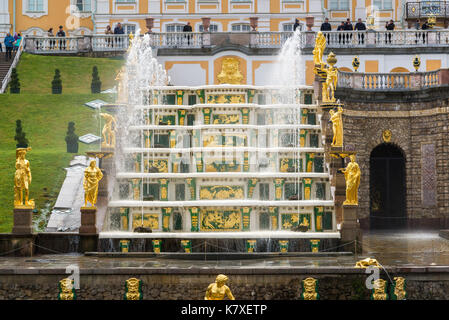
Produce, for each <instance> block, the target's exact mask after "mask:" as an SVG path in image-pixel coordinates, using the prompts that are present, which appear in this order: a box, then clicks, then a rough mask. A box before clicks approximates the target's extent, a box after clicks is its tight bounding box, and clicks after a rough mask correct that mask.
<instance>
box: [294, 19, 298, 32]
mask: <svg viewBox="0 0 449 320" xmlns="http://www.w3.org/2000/svg"><path fill="white" fill-rule="evenodd" d="M298 27H299V20H298V19H295V24H294V25H293V32H295V31H296V28H298Z"/></svg>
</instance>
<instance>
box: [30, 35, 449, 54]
mask: <svg viewBox="0 0 449 320" xmlns="http://www.w3.org/2000/svg"><path fill="white" fill-rule="evenodd" d="M323 33H324V35H325V37H326V39H327V47H328V48H330V49H337V48H411V47H449V30H413V31H409V30H399V31H373V30H367V31H330V32H323ZM149 35H150V43H151V46H153V47H154V48H173V49H184V48H207V47H214V46H223V45H240V46H246V47H250V48H271V49H279V48H281V47H282V45H283V44H284V43H285V41H287V39H288V38H290V37H291V36H292V35H293V33H292V32H212V33H209V32H204V33H202V32H189V33H185V32H161V33H150V34H149ZM315 37H316V32H313V31H304V32H302V33H301V40H300V46H301V48H302V49H312V48H313V47H314V45H315ZM128 47H129V37H128V35H89V36H87V35H86V36H77V37H64V38H60V37H51V38H49V37H37V36H27V37H26V38H25V51H27V52H30V53H35V54H51V53H55V54H59V53H69V54H70V53H80V52H108V51H115V52H124V51H126V50H127V49H128Z"/></svg>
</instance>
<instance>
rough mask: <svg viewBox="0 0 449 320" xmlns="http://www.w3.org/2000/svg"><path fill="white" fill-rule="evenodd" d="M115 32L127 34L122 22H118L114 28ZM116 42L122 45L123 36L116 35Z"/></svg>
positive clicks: (116, 33)
mask: <svg viewBox="0 0 449 320" xmlns="http://www.w3.org/2000/svg"><path fill="white" fill-rule="evenodd" d="M114 34H115V35H121V34H125V30H123V27H122V24H121V23H120V22H119V23H117V26H116V27H115V28H114ZM115 43H117V44H118V46H119V47H122V43H123V39H122V38H121V36H118V37H115Z"/></svg>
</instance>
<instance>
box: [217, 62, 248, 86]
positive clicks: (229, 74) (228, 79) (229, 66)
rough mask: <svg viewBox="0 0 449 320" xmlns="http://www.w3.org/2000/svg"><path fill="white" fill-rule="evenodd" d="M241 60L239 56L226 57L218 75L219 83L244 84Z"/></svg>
mask: <svg viewBox="0 0 449 320" xmlns="http://www.w3.org/2000/svg"><path fill="white" fill-rule="evenodd" d="M239 65H240V62H239V60H238V59H237V58H224V59H223V64H222V67H221V72H220V73H219V74H218V75H217V80H218V83H219V84H223V83H227V84H242V81H243V75H242V74H241V73H240V68H239Z"/></svg>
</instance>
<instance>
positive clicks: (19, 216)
mask: <svg viewBox="0 0 449 320" xmlns="http://www.w3.org/2000/svg"><path fill="white" fill-rule="evenodd" d="M12 233H15V234H32V233H33V208H32V207H28V208H27V207H23V208H14V226H13V228H12Z"/></svg>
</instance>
